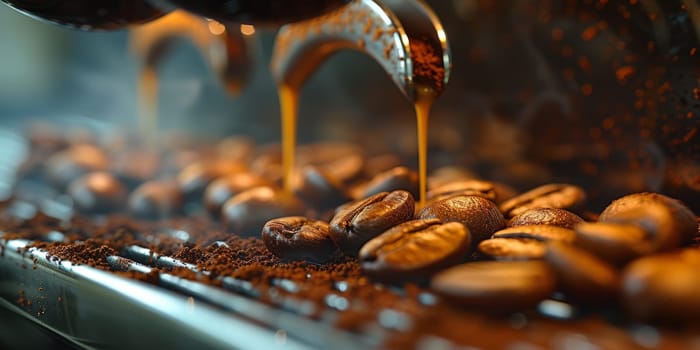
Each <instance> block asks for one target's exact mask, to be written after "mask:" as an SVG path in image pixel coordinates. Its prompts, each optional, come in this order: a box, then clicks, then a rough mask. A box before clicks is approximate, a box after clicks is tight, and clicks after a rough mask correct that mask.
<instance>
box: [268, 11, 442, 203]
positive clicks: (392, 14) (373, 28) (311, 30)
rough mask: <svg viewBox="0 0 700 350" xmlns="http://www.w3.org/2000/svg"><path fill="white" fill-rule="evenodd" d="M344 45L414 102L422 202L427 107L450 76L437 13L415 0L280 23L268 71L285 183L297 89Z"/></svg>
mask: <svg viewBox="0 0 700 350" xmlns="http://www.w3.org/2000/svg"><path fill="white" fill-rule="evenodd" d="M344 49H354V50H358V51H360V52H363V53H366V54H367V55H369V56H370V57H372V58H374V59H375V60H376V61H377V63H379V64H380V66H381V67H382V68H384V70H385V71H386V72H387V73H388V74H389V76H390V77H391V79H392V80H393V81H394V83H395V84H396V86H397V87H398V88H399V90H400V91H401V92H402V93H403V94H404V96H406V98H407V99H408V100H409V101H411V102H413V103H414V105H415V106H414V108H415V111H416V118H417V124H418V133H417V135H418V145H419V150H418V155H419V168H420V169H419V177H420V203H419V205H422V204H424V202H425V191H426V178H427V153H428V152H427V134H428V131H427V128H428V119H429V114H430V107H431V106H432V103H433V101H434V99H435V98H436V97H437V96H439V95H440V93H441V92H442V90H443V88H444V85H445V84H446V83H447V81H448V79H449V71H450V53H449V48H448V45H447V39H446V36H445V33H444V31H443V29H442V25H441V24H440V22H439V20H438V18H437V17H436V16H435V14H434V13H433V12H432V10H431V9H430V8H429V7H427V5H425V4H424V3H422V2H420V1H398V0H387V1H382V2H381V3H379V2H376V1H372V0H363V1H354V2H352V3H350V4H348V5H347V6H345V7H343V8H342V9H340V10H338V11H336V12H332V13H329V14H328V15H325V16H321V17H318V18H315V19H312V20H309V21H304V22H299V23H295V24H291V25H287V26H284V27H282V28H281V29H280V32H279V33H278V35H277V39H276V42H275V48H274V51H273V56H272V63H271V71H272V74H273V76H274V77H275V79H276V80H277V82H278V89H279V93H280V104H281V105H280V109H281V110H282V145H283V147H284V149H283V157H284V159H283V164H284V165H283V169H284V182H285V187H286V188H287V189H289V183H290V182H291V180H290V178H291V176H292V175H291V174H292V169H293V168H294V160H293V154H294V145H295V135H296V120H297V104H298V94H299V90H300V89H301V87H302V86H303V84H304V82H305V81H306V80H307V79H308V78H309V77H310V76H311V74H313V72H314V71H315V70H316V69H317V68H318V66H319V65H320V64H321V63H322V62H323V61H324V60H325V59H327V58H328V57H329V56H331V55H332V54H333V53H335V52H338V51H340V50H344ZM290 148H291V149H290Z"/></svg>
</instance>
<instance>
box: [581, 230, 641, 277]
mask: <svg viewBox="0 0 700 350" xmlns="http://www.w3.org/2000/svg"><path fill="white" fill-rule="evenodd" d="M575 231H576V246H577V247H579V248H581V249H583V250H586V251H588V252H589V253H591V254H593V255H596V256H597V257H599V258H601V259H603V260H605V261H607V262H608V263H610V264H613V265H615V266H622V265H625V264H626V263H628V262H630V261H632V260H634V259H636V258H638V257H640V256H642V255H645V254H649V253H651V252H653V247H652V244H651V237H650V234H649V232H647V231H646V230H644V228H642V227H641V226H639V225H635V224H616V223H607V222H595V223H582V224H579V225H577V226H576V229H575Z"/></svg>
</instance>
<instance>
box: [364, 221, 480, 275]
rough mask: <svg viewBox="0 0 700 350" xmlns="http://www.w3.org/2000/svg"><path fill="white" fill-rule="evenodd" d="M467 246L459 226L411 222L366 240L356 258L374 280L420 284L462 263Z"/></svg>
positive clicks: (465, 232) (465, 231)
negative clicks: (447, 268) (439, 272)
mask: <svg viewBox="0 0 700 350" xmlns="http://www.w3.org/2000/svg"><path fill="white" fill-rule="evenodd" d="M470 246H471V244H470V234H469V230H468V229H467V228H466V227H465V226H464V225H462V224H460V223H457V222H450V223H446V224H443V223H441V222H440V220H437V219H430V220H412V221H408V222H404V223H403V224H399V225H397V226H394V227H392V228H390V229H389V230H387V231H386V232H384V233H382V234H381V235H379V236H377V237H374V238H372V239H371V240H369V241H368V242H367V243H365V245H364V246H362V249H360V253H359V256H358V258H359V260H360V263H361V264H362V269H363V270H364V271H365V273H366V274H367V275H368V276H370V277H371V278H372V279H374V280H377V281H382V282H387V283H404V282H408V281H413V282H421V281H425V280H427V279H428V278H429V277H430V276H431V275H433V274H434V273H435V272H437V271H439V270H441V269H443V268H446V267H449V266H452V265H455V264H458V263H460V262H462V261H464V259H465V258H466V255H467V253H468V252H469V248H470Z"/></svg>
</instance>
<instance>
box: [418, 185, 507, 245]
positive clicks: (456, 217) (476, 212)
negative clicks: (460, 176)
mask: <svg viewBox="0 0 700 350" xmlns="http://www.w3.org/2000/svg"><path fill="white" fill-rule="evenodd" d="M417 217H418V218H419V219H432V218H437V219H440V220H441V221H442V222H452V221H456V222H461V223H462V224H463V225H464V226H466V227H467V228H469V232H471V235H472V244H474V245H476V244H478V243H479V242H481V241H483V240H485V239H487V238H489V237H491V235H492V234H493V233H494V232H496V231H498V230H500V229H502V228H503V227H505V225H506V222H505V219H504V218H503V215H502V214H501V212H500V211H499V210H498V207H497V206H496V204H494V203H493V202H491V201H490V200H488V199H485V198H483V197H478V196H457V197H452V198H448V199H444V200H440V201H435V202H432V203H430V204H428V205H427V206H426V207H425V208H423V209H422V210H421V211H420V212H419V213H418V215H417Z"/></svg>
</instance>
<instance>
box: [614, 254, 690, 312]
mask: <svg viewBox="0 0 700 350" xmlns="http://www.w3.org/2000/svg"><path fill="white" fill-rule="evenodd" d="M689 250H690V251H691V252H687V251H689ZM689 250H686V251H683V252H682V253H669V254H663V255H653V256H648V257H644V258H641V259H638V260H636V261H634V262H632V263H630V264H629V265H628V266H627V267H626V268H625V270H624V271H623V274H622V303H623V306H624V308H625V310H627V312H628V313H629V314H630V315H631V316H632V317H633V318H635V319H638V320H640V321H646V322H648V321H662V322H670V323H675V322H687V323H692V322H695V323H696V322H699V321H700V298H698V290H700V274H698V269H700V257H698V254H699V253H697V249H689ZM692 251H694V252H692Z"/></svg>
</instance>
